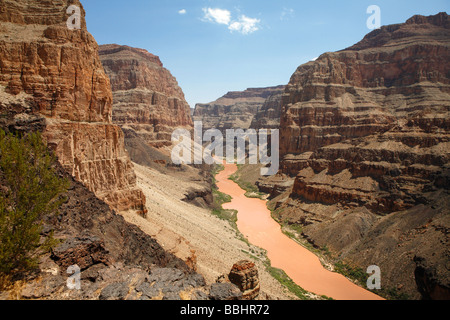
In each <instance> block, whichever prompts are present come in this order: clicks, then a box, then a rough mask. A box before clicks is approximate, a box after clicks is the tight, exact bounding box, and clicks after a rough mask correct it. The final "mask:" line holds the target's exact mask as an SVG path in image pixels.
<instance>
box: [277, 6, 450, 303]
mask: <svg viewBox="0 0 450 320" xmlns="http://www.w3.org/2000/svg"><path fill="white" fill-rule="evenodd" d="M282 110H283V113H282V116H281V138H280V141H281V154H282V155H283V156H284V161H283V162H282V165H281V167H282V173H284V174H287V175H290V176H292V177H295V182H294V185H293V187H292V190H291V194H290V196H289V198H288V199H287V200H286V199H285V201H280V202H279V203H278V205H281V207H280V209H281V211H280V212H281V216H282V218H283V219H285V220H288V221H290V222H293V223H297V224H301V225H303V226H304V231H303V235H304V236H305V237H307V238H308V239H309V240H310V241H311V242H313V243H315V244H316V245H318V246H320V247H322V246H325V245H326V246H328V247H329V248H331V249H333V250H334V251H335V252H338V253H339V254H340V255H341V257H345V258H348V259H350V260H352V261H354V262H357V263H359V265H364V264H365V263H370V261H372V262H373V263H375V262H376V263H378V264H379V265H380V266H381V267H382V269H383V268H384V272H385V274H386V275H387V280H386V285H394V284H395V283H397V284H398V282H401V283H402V284H401V285H399V287H400V288H402V290H403V292H407V293H408V294H410V295H411V296H414V297H417V291H416V288H415V287H416V286H417V285H418V284H416V283H415V282H414V280H413V279H414V277H413V274H414V270H415V268H416V266H415V262H414V253H416V254H418V255H419V256H420V254H419V253H418V252H423V254H424V255H427V257H428V260H427V261H428V263H429V264H430V265H433V268H434V267H435V268H438V269H441V265H442V264H443V263H444V264H445V261H448V257H449V251H448V248H447V249H446V248H445V244H446V243H448V228H449V226H450V221H449V220H450V219H449V215H448V208H447V209H446V203H448V199H449V185H450V152H449V150H450V132H449V130H450V117H449V114H450V18H449V16H448V15H447V14H446V13H439V14H437V15H435V16H430V17H423V16H414V17H412V18H411V19H409V20H408V21H407V22H406V23H403V24H398V25H391V26H385V27H382V28H381V29H379V30H376V31H373V32H371V33H369V34H368V35H367V36H366V37H365V38H364V39H363V40H362V41H361V42H359V43H357V44H356V45H354V46H352V47H350V48H347V49H345V50H342V51H339V52H334V53H325V54H323V55H321V56H320V57H319V58H318V59H317V60H316V61H314V62H309V63H307V64H304V65H302V66H300V67H299V68H298V69H297V71H296V72H295V73H294V74H293V76H292V78H291V80H290V83H289V84H288V86H287V89H286V94H285V95H284V96H283V102H282ZM281 203H283V204H281ZM419 212H420V214H419ZM394 226H396V227H397V229H395V230H396V231H394ZM420 230H422V231H423V232H421V231H420ZM442 230H443V231H442ZM445 230H447V231H445ZM406 235H407V236H406ZM406 239H408V240H406ZM371 243H372V244H371ZM412 243H415V244H416V245H417V247H415V248H414V247H413V246H412ZM408 250H410V251H408ZM433 251H434V252H435V253H436V255H434V258H432V257H433V255H431V254H430V252H433ZM374 261H375V262H374ZM396 268H397V269H396ZM400 268H401V269H402V270H404V272H405V275H402V274H401V273H400V272H399V270H398V269H400ZM447 270H448V269H447ZM440 279H441V280H442V279H445V280H444V281H443V282H444V284H443V285H442V287H440V289H439V290H442V291H445V290H447V291H446V292H447V294H449V291H448V288H449V283H448V272H447V276H444V277H442V275H441V278H440ZM438 282H439V281H438ZM440 283H441V284H442V281H440ZM444 288H446V289H444ZM424 290H425V289H424ZM439 290H438V291H439ZM429 295H431V294H429Z"/></svg>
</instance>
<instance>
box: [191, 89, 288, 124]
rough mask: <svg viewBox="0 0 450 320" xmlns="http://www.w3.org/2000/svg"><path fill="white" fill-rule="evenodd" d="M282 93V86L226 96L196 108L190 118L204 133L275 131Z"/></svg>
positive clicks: (235, 92) (237, 92)
mask: <svg viewBox="0 0 450 320" xmlns="http://www.w3.org/2000/svg"><path fill="white" fill-rule="evenodd" d="M283 91H284V86H277V87H269V88H250V89H247V90H245V91H233V92H228V93H227V94H226V95H224V96H223V97H221V98H219V99H218V100H216V101H214V102H211V103H208V104H197V105H196V106H195V111H194V116H193V117H194V120H196V121H202V122H203V128H204V129H206V130H207V129H211V128H215V129H219V130H221V131H222V132H225V130H227V129H249V128H250V127H251V128H255V129H259V128H263V129H270V128H278V126H279V118H280V110H281V109H280V104H279V102H280V101H281V95H282V93H283Z"/></svg>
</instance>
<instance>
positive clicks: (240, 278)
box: [228, 260, 260, 300]
mask: <svg viewBox="0 0 450 320" xmlns="http://www.w3.org/2000/svg"><path fill="white" fill-rule="evenodd" d="M228 279H229V280H230V282H231V283H233V284H235V285H237V286H238V288H239V289H240V290H241V291H242V296H243V299H244V300H255V299H256V298H257V297H258V295H259V292H260V284H259V274H258V268H257V267H256V265H255V264H254V263H253V262H251V261H247V260H244V261H239V262H238V263H236V264H235V265H233V268H232V269H231V271H230V274H229V275H228Z"/></svg>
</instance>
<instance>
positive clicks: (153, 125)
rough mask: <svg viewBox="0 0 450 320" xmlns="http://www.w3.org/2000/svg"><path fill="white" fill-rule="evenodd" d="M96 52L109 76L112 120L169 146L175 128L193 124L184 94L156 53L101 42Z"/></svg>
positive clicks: (151, 142)
mask: <svg viewBox="0 0 450 320" xmlns="http://www.w3.org/2000/svg"><path fill="white" fill-rule="evenodd" d="M99 52H100V59H101V61H102V64H103V66H104V68H105V71H106V73H107V74H108V76H109V77H110V79H111V88H112V91H113V100H114V102H113V122H114V123H116V124H119V125H120V126H122V127H125V126H126V127H127V128H128V129H130V128H131V129H133V130H134V131H136V133H137V134H138V135H139V136H140V137H141V138H143V140H144V141H145V142H146V143H147V144H149V145H151V146H154V147H163V146H169V145H171V136H172V132H173V130H174V129H175V128H178V127H185V128H191V127H192V119H191V115H190V107H189V105H188V103H187V102H186V100H185V98H184V93H183V91H182V90H181V88H180V87H179V86H178V83H177V81H176V79H175V78H174V77H173V76H172V75H171V73H170V72H169V70H167V69H165V68H164V67H163V64H162V63H161V61H160V60H159V58H158V57H157V56H155V55H153V54H151V53H149V52H147V51H146V50H143V49H137V48H131V47H128V46H119V45H115V44H110V45H102V46H100V51H99Z"/></svg>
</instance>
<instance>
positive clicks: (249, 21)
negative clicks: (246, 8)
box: [228, 15, 261, 34]
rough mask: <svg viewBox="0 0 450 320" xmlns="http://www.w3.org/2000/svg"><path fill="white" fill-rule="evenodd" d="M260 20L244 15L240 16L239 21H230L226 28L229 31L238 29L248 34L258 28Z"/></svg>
mask: <svg viewBox="0 0 450 320" xmlns="http://www.w3.org/2000/svg"><path fill="white" fill-rule="evenodd" d="M260 22H261V20H259V19H254V18H249V17H246V16H245V15H242V16H240V18H239V21H234V22H232V23H231V24H230V25H229V26H228V29H230V30H231V31H238V32H240V33H242V34H250V33H253V32H255V31H258V30H259V27H258V24H259V23H260Z"/></svg>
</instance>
